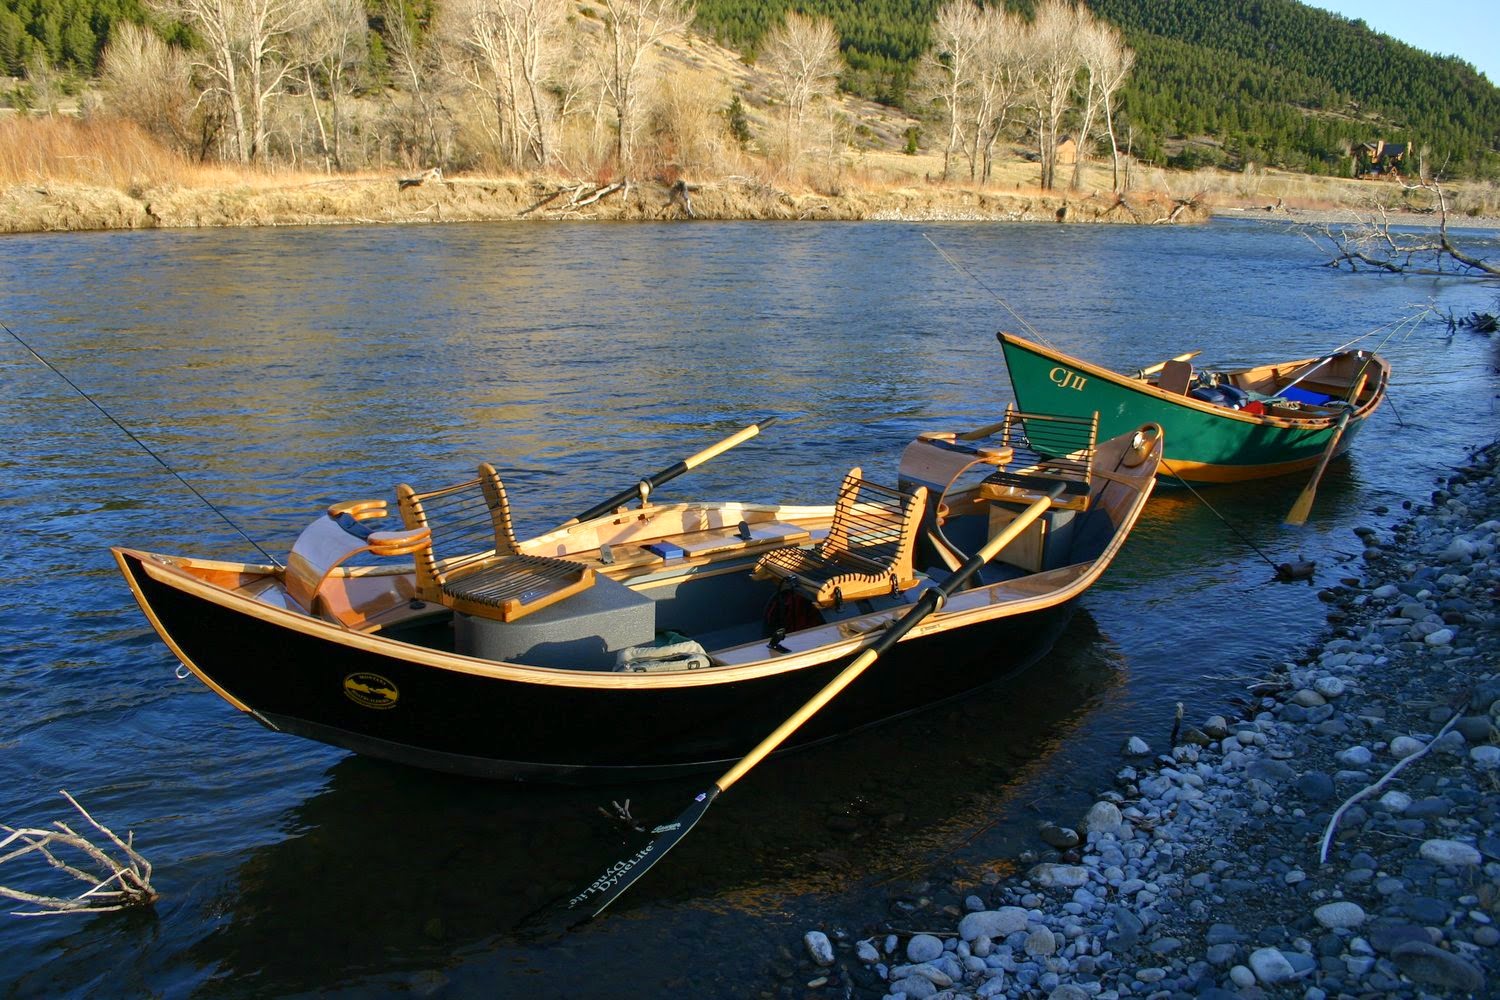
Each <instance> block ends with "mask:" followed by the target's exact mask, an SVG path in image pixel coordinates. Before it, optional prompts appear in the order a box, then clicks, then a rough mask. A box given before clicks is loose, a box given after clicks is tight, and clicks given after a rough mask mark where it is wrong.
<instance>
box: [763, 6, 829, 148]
mask: <svg viewBox="0 0 1500 1000" xmlns="http://www.w3.org/2000/svg"><path fill="white" fill-rule="evenodd" d="M759 62H760V63H762V64H763V65H764V66H765V68H766V70H767V71H768V72H769V73H770V74H771V78H772V81H773V82H772V86H773V87H774V88H775V91H776V94H777V96H778V97H779V98H780V99H781V101H782V106H783V109H784V112H783V115H782V127H783V129H784V135H783V136H782V142H781V159H782V165H783V166H785V167H788V168H790V167H792V166H794V165H795V164H796V163H797V161H798V160H799V159H801V157H802V152H803V150H804V149H805V148H806V145H807V142H808V138H809V137H808V131H809V126H810V125H811V123H812V118H811V117H810V115H809V111H810V110H811V108H812V106H813V104H814V102H816V101H818V100H821V99H825V98H829V97H832V96H833V94H834V90H835V86H836V84H837V81H838V75H839V70H840V69H841V68H842V67H843V58H842V57H841V56H840V55H839V34H838V31H837V30H835V29H834V27H833V22H832V21H831V20H829V19H828V18H826V17H816V18H815V17H807V16H806V15H803V14H798V13H797V12H796V11H788V12H787V14H786V18H785V19H784V20H783V21H782V22H781V23H780V24H778V25H777V26H776V27H774V28H772V29H771V31H770V34H768V35H767V36H766V40H765V43H764V44H763V45H762V46H761V50H760V58H759Z"/></svg>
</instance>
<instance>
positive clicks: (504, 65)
mask: <svg viewBox="0 0 1500 1000" xmlns="http://www.w3.org/2000/svg"><path fill="white" fill-rule="evenodd" d="M567 13H568V6H567V0H452V2H450V3H449V4H447V5H446V6H445V7H444V17H443V20H442V33H443V36H444V40H445V42H446V43H447V45H448V46H449V47H450V49H452V50H453V52H454V55H455V67H454V68H455V71H456V73H457V75H458V77H459V78H460V79H461V80H462V81H463V82H464V84H465V86H466V87H467V88H468V89H469V90H471V91H472V92H474V93H475V94H477V95H479V96H480V98H481V99H482V100H483V101H484V102H485V103H486V104H487V105H489V106H490V107H491V108H492V109H493V111H494V117H493V119H492V122H493V124H492V126H491V127H490V128H489V129H488V131H489V132H490V134H491V135H492V137H493V139H494V141H495V143H496V145H497V147H498V148H499V149H500V150H501V155H502V157H503V158H504V159H505V160H506V161H508V162H509V163H510V164H511V165H512V166H516V167H521V166H525V165H526V164H527V163H528V162H531V163H534V164H536V165H538V166H545V165H546V164H547V163H548V162H549V160H550V159H551V158H552V155H553V154H552V149H551V143H550V134H551V124H550V122H551V119H553V117H554V112H553V110H552V107H551V100H550V96H549V93H548V74H549V71H550V67H551V56H552V51H553V47H554V46H553V43H552V39H554V38H555V37H556V36H557V35H558V34H559V29H560V28H561V27H562V24H563V22H564V20H565V19H566V17H567Z"/></svg>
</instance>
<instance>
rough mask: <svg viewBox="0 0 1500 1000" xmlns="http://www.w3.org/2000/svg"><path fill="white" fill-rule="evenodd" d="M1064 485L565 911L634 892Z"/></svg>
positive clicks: (929, 593)
mask: <svg viewBox="0 0 1500 1000" xmlns="http://www.w3.org/2000/svg"><path fill="white" fill-rule="evenodd" d="M1063 486H1064V484H1062V483H1058V484H1056V485H1055V486H1054V487H1053V488H1052V490H1051V491H1050V492H1049V493H1048V494H1047V495H1046V496H1044V497H1042V498H1041V499H1040V500H1037V501H1036V502H1035V503H1033V504H1031V505H1030V506H1029V507H1027V508H1026V509H1025V510H1024V511H1022V512H1021V513H1020V515H1019V516H1017V517H1016V519H1015V520H1014V521H1012V522H1011V523H1010V524H1009V525H1007V526H1006V528H1005V530H1004V531H1002V532H1000V534H998V535H996V536H995V537H994V538H992V539H990V540H989V541H988V542H987V543H985V545H984V547H983V548H981V549H980V550H979V551H978V552H976V553H974V555H972V556H970V557H969V559H968V561H967V562H965V563H964V564H963V565H962V566H960V567H959V568H958V569H957V570H955V571H954V572H953V575H952V576H950V577H948V579H946V580H944V581H943V583H942V585H941V586H938V587H932V588H929V589H928V590H925V591H923V592H922V596H921V597H919V598H917V603H916V604H915V605H913V606H912V609H911V610H910V611H908V612H907V613H906V614H904V615H902V616H901V618H899V619H898V620H897V621H896V622H895V624H894V625H892V626H891V627H890V628H888V629H886V631H885V632H884V633H883V634H882V635H881V637H880V638H879V639H877V640H876V641H875V642H874V643H872V644H871V645H869V646H867V647H866V648H865V650H864V652H862V653H860V654H859V655H858V656H856V657H855V658H854V661H853V662H852V663H850V664H849V665H848V666H847V667H845V668H844V669H843V670H842V671H841V672H840V673H839V675H838V676H837V677H835V678H834V679H833V680H831V681H829V682H828V683H827V684H826V685H824V687H823V689H822V690H821V691H819V692H818V693H817V694H815V695H813V696H812V698H810V699H808V702H807V704H805V705H803V706H802V707H801V708H799V709H797V711H796V712H794V713H793V714H792V716H791V718H789V719H787V720H786V721H785V722H783V723H782V724H781V725H779V726H777V727H776V729H775V731H774V732H772V733H771V735H769V736H767V737H766V738H765V739H763V740H761V741H760V743H758V744H757V745H756V747H755V749H754V750H751V751H750V752H749V753H748V754H746V755H745V757H744V759H742V760H741V761H740V762H739V763H738V764H735V765H734V766H733V767H731V768H730V769H729V770H728V771H725V772H724V776H723V777H721V778H720V779H719V780H718V781H715V782H714V783H713V784H712V785H711V786H709V789H708V791H706V792H699V793H698V795H697V797H696V798H694V799H693V804H692V805H690V806H688V807H687V811H686V812H684V813H683V814H682V815H681V816H679V817H677V819H676V820H675V821H673V822H671V823H664V824H662V825H661V826H658V827H656V828H655V829H653V830H652V831H651V833H652V835H653V837H654V839H653V840H652V841H651V842H650V843H649V844H647V845H646V846H645V847H643V848H641V849H640V850H638V851H636V852H635V853H634V854H632V855H631V856H630V857H628V858H624V859H623V860H620V861H617V862H615V863H614V864H612V865H610V866H609V867H608V868H606V869H605V870H604V873H603V874H602V875H600V876H599V877H598V878H597V879H595V880H594V881H593V882H591V883H590V884H589V885H588V887H587V888H585V889H583V890H582V891H581V892H579V893H578V894H577V895H576V896H574V897H573V898H572V899H569V900H568V902H567V904H566V908H567V909H568V910H569V911H573V912H576V913H577V914H578V919H577V920H576V921H574V922H575V923H581V922H582V921H583V920H585V919H588V918H589V917H597V916H598V915H599V914H600V913H602V912H604V908H605V907H607V906H609V904H610V903H613V902H614V901H615V900H616V899H618V898H619V897H620V895H621V894H622V893H624V892H625V890H626V889H628V888H630V886H631V885H633V884H634V883H635V881H636V879H638V878H640V877H641V876H642V875H644V874H645V873H646V870H647V869H649V868H650V867H651V866H652V865H654V864H656V862H658V861H660V860H661V859H662V857H663V856H664V855H665V854H666V853H667V852H668V851H670V850H671V849H672V848H673V847H675V846H677V842H678V841H680V840H681V839H682V838H683V837H686V836H687V834H688V831H689V830H691V829H692V828H693V827H694V826H695V825H696V824H697V822H698V821H699V820H700V819H702V818H703V814H704V813H706V812H708V807H709V806H710V805H712V804H713V801H714V799H715V798H717V797H718V796H719V795H720V794H721V793H722V792H724V791H726V790H728V788H729V787H730V786H731V785H733V784H734V783H735V782H736V781H739V780H740V779H741V778H743V777H744V776H745V774H746V773H747V772H748V771H749V770H750V769H751V768H752V767H754V766H755V765H756V764H759V763H760V762H761V761H762V760H764V759H765V758H766V757H767V756H769V755H770V753H771V752H772V751H773V750H775V749H776V748H777V747H778V746H780V745H781V744H782V742H784V741H785V740H786V738H787V737H788V736H790V735H792V733H793V732H795V731H796V730H797V728H798V727H799V726H801V725H802V724H803V723H804V722H806V721H807V720H808V719H810V718H812V717H813V716H814V715H815V714H817V712H818V710H819V709H821V708H822V707H823V706H824V705H826V704H828V703H829V702H830V701H832V700H833V698H834V697H835V696H836V695H837V694H838V693H839V692H840V691H842V690H844V688H846V687H848V686H849V685H850V684H851V683H853V682H854V680H855V678H857V677H859V675H860V674H862V673H864V672H865V670H866V669H867V668H868V667H869V666H870V664H872V663H874V662H875V661H876V660H877V659H878V658H879V657H880V655H881V654H882V653H884V652H885V651H886V650H888V649H890V648H891V647H892V646H894V645H895V644H896V643H897V642H899V641H900V640H901V638H902V637H903V636H905V635H906V633H908V632H910V631H911V630H912V629H913V628H915V627H916V626H917V624H918V623H919V622H921V621H922V619H924V618H926V617H927V616H928V615H930V614H931V613H932V612H934V611H936V610H937V609H938V608H940V607H942V606H943V602H944V601H946V600H947V599H948V598H949V597H951V596H952V595H953V593H954V592H955V591H957V590H958V589H959V588H960V587H962V586H963V585H964V584H965V583H967V582H968V580H969V578H970V577H972V576H973V575H974V574H975V573H977V572H979V569H980V567H982V566H983V565H984V564H985V563H987V562H989V561H990V560H991V559H993V558H995V556H996V555H998V554H999V552H1000V550H1001V549H1003V548H1005V547H1006V546H1007V545H1009V544H1010V543H1011V542H1012V541H1014V540H1015V539H1016V537H1017V536H1019V535H1020V534H1021V532H1022V531H1025V530H1026V528H1027V527H1028V526H1029V525H1030V524H1031V522H1033V521H1035V520H1036V519H1037V518H1039V517H1041V516H1042V514H1044V513H1045V512H1046V510H1047V508H1048V507H1049V506H1050V505H1051V503H1052V500H1053V498H1055V497H1057V496H1059V495H1060V494H1061V493H1062V491H1063Z"/></svg>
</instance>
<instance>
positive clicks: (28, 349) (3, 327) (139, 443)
mask: <svg viewBox="0 0 1500 1000" xmlns="http://www.w3.org/2000/svg"><path fill="white" fill-rule="evenodd" d="M0 330H4V331H5V332H6V333H8V334H10V336H11V339H12V340H14V341H15V342H16V343H18V344H20V345H21V346H22V347H24V348H25V349H26V352H27V353H28V354H30V355H31V356H32V357H33V358H36V359H37V360H38V361H40V362H41V363H42V364H43V365H46V366H47V368H48V369H50V370H51V372H52V374H54V375H56V376H57V377H58V378H60V379H62V380H63V381H64V382H66V383H67V384H68V387H69V388H70V389H72V390H73V391H74V392H76V393H78V395H80V396H82V397H83V398H84V399H86V400H88V402H89V404H90V405H91V406H93V408H94V409H96V410H98V411H99V412H100V413H101V414H103V415H104V418H105V419H106V420H108V421H109V422H110V423H112V424H114V425H115V426H116V427H118V428H119V429H120V431H121V432H122V433H123V434H124V435H125V436H126V437H128V438H130V440H132V441H134V442H135V443H136V445H137V446H139V447H140V449H141V450H142V451H144V452H145V453H146V454H148V455H150V456H151V457H152V458H154V459H156V464H157V465H160V466H161V467H162V468H163V469H166V470H167V471H168V472H169V473H171V474H172V478H173V479H176V480H177V481H178V482H179V483H181V484H182V485H183V486H184V487H186V488H187V491H188V492H189V493H191V494H192V495H193V496H195V497H197V498H198V499H199V500H200V501H202V502H203V505H204V506H205V507H207V508H208V509H209V510H211V511H213V512H214V513H215V514H217V515H219V517H220V519H222V520H223V522H224V523H225V524H227V525H229V526H230V527H231V528H233V529H234V531H235V533H236V534H238V535H239V536H240V537H241V538H243V539H244V540H245V541H247V542H249V543H250V544H251V545H253V546H254V547H255V551H257V552H259V553H260V554H261V555H263V556H265V557H266V559H268V560H269V561H270V563H271V565H273V566H278V567H279V566H281V561H280V560H278V559H277V558H276V557H275V556H273V555H271V554H270V553H269V552H267V551H266V550H265V549H263V548H261V546H260V543H259V542H257V541H256V540H255V539H253V538H251V537H250V536H249V535H248V534H246V533H245V529H243V528H241V527H240V526H239V525H238V524H235V523H234V521H232V520H230V518H229V515H228V514H226V513H224V512H223V511H222V510H220V509H219V508H218V507H216V506H215V505H214V503H213V501H212V500H210V499H208V497H206V496H204V495H203V494H202V493H199V492H198V491H197V490H196V489H194V487H193V484H192V483H190V482H188V481H187V480H186V479H184V478H182V476H181V475H180V474H178V472H177V470H176V469H174V468H172V467H171V466H170V465H168V464H167V463H166V460H165V459H163V458H162V457H161V456H160V455H158V454H157V453H156V452H155V451H152V450H151V446H150V445H148V444H147V443H146V442H144V441H142V440H141V439H140V438H139V437H137V436H136V435H135V434H134V433H133V432H132V431H131V430H130V428H129V427H126V426H125V425H124V424H122V423H120V421H118V420H116V419H115V418H114V416H113V415H112V414H111V413H110V412H109V411H108V410H106V409H105V408H104V407H103V406H100V405H99V402H98V400H96V399H94V397H93V396H90V395H89V394H88V393H86V392H84V391H83V390H82V389H80V388H79V387H78V383H76V382H74V381H73V380H72V379H70V378H68V376H67V375H65V374H64V373H63V371H62V369H60V368H58V367H57V366H56V365H54V364H53V363H52V362H50V361H48V360H47V359H46V358H44V357H42V356H41V355H40V354H39V353H37V350H36V348H34V347H32V346H31V345H30V344H28V343H26V341H24V340H22V339H21V338H20V336H18V335H17V334H16V332H15V331H14V330H12V329H11V328H10V327H8V326H6V325H5V324H4V323H0Z"/></svg>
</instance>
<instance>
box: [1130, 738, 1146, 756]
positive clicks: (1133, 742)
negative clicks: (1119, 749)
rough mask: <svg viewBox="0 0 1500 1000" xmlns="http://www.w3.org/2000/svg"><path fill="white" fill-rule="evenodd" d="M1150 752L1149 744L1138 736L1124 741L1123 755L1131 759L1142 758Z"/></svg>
mask: <svg viewBox="0 0 1500 1000" xmlns="http://www.w3.org/2000/svg"><path fill="white" fill-rule="evenodd" d="M1150 752H1151V744H1149V743H1147V742H1146V741H1145V740H1143V739H1141V738H1140V737H1139V736H1132V737H1130V739H1128V740H1126V741H1125V753H1126V755H1128V756H1131V757H1144V756H1146V755H1147V754H1149V753H1150Z"/></svg>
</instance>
